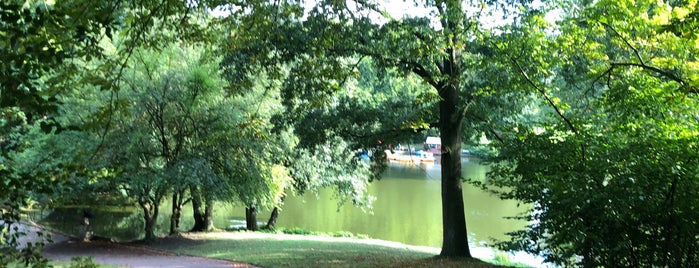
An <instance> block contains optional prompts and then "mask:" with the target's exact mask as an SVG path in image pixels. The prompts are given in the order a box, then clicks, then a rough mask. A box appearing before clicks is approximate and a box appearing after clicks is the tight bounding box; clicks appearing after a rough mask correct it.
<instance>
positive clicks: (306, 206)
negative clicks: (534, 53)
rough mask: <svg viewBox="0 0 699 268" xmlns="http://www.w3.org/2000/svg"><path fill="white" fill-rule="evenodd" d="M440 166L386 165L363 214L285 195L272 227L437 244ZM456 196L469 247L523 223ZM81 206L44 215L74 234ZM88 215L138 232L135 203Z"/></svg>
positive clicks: (222, 218)
mask: <svg viewBox="0 0 699 268" xmlns="http://www.w3.org/2000/svg"><path fill="white" fill-rule="evenodd" d="M463 164H464V165H463V173H464V176H465V177H467V178H471V179H478V180H482V179H484V177H485V173H486V172H487V166H484V165H480V164H479V163H478V161H477V160H473V159H471V160H470V161H469V159H464V163H463ZM440 177H441V176H440V166H439V165H437V164H433V163H429V164H420V165H412V164H400V163H391V164H390V165H389V169H388V170H387V171H386V173H385V174H384V176H383V178H382V179H381V180H379V181H376V182H374V183H372V184H371V185H370V186H369V192H370V193H371V194H372V195H374V196H375V197H376V201H375V202H374V204H373V207H372V210H371V213H366V212H364V211H362V209H359V208H355V207H353V206H351V205H350V204H346V205H344V206H341V207H338V205H337V202H336V201H335V200H334V199H333V193H332V192H331V191H329V190H323V191H320V192H319V194H318V195H314V194H312V193H308V194H306V195H305V196H293V195H292V196H289V197H287V198H286V202H285V204H284V206H283V207H282V211H281V213H280V216H279V220H278V226H285V227H299V228H303V229H307V230H313V231H320V232H338V231H349V232H353V233H358V234H366V235H368V236H370V237H372V238H377V239H384V240H390V241H398V242H402V243H405V244H410V245H422V246H431V247H441V243H442V241H441V240H442V232H441V226H442V222H441V221H442V218H441V199H440V195H441V190H440ZM463 192H464V202H465V207H466V221H467V227H468V232H469V239H470V242H471V243H472V245H474V246H480V245H483V244H484V243H486V242H490V241H491V238H496V239H505V238H506V236H505V233H506V232H509V231H514V230H517V229H519V228H522V227H524V226H525V224H526V222H523V221H514V220H508V219H503V217H506V216H514V215H517V214H519V213H521V212H524V211H525V210H526V208H525V207H518V206H517V204H516V203H515V202H513V201H503V200H500V199H499V198H497V197H495V196H492V195H490V194H487V193H485V192H483V191H481V190H480V189H478V188H476V187H472V186H471V185H468V184H464V189H463ZM82 209H83V208H60V209H56V210H55V211H54V212H53V213H51V214H50V215H49V216H48V217H47V218H46V219H45V220H44V222H45V223H48V224H50V225H52V226H54V227H56V228H58V229H61V230H64V231H66V232H68V233H71V234H80V232H81V230H82V229H80V228H81V226H80V224H79V223H80V221H81V217H82ZM90 209H91V210H93V214H94V219H93V220H92V221H91V223H92V224H91V226H92V228H93V231H94V234H95V235H98V236H105V237H114V238H117V239H119V240H131V239H137V238H141V237H142V234H141V233H142V229H143V220H142V218H141V216H140V215H141V214H140V210H139V209H138V208H134V207H130V208H105V207H92V208H90ZM169 209H170V204H169V203H168V202H164V203H163V204H162V205H161V209H160V210H161V215H160V217H159V219H158V225H157V226H158V230H159V231H160V232H161V233H167V231H168V229H167V228H169V217H170V215H169ZM191 213H192V212H191V208H190V207H189V206H187V207H185V209H184V211H183V214H182V215H183V218H182V223H181V226H182V228H181V229H182V230H187V229H189V228H191V226H192V225H193V222H192V220H191ZM268 216H269V211H267V210H262V211H261V212H260V214H259V216H258V219H259V220H260V221H265V220H266V217H268ZM244 219H245V211H244V208H243V207H242V206H234V205H230V204H224V205H221V206H219V207H217V209H216V210H215V219H214V225H215V226H216V227H217V228H227V227H230V226H233V225H239V224H240V223H241V222H242V221H243V220H244Z"/></svg>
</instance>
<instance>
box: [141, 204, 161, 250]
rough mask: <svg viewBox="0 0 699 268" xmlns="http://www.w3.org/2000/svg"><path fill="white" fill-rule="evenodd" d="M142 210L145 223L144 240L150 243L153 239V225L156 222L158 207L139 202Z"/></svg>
mask: <svg viewBox="0 0 699 268" xmlns="http://www.w3.org/2000/svg"><path fill="white" fill-rule="evenodd" d="M139 204H140V205H141V208H142V209H143V220H144V222H145V226H144V231H145V235H146V237H145V240H146V241H152V240H154V239H155V237H156V236H155V224H156V223H157V221H158V205H157V204H153V203H150V202H147V201H146V202H139Z"/></svg>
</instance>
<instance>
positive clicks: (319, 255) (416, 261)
mask: <svg viewBox="0 0 699 268" xmlns="http://www.w3.org/2000/svg"><path fill="white" fill-rule="evenodd" d="M150 246H151V247H155V248H158V249H162V250H167V251H171V252H175V253H178V254H185V255H193V256H202V257H208V258H216V259H225V260H235V261H242V262H247V263H252V264H255V265H259V266H262V267H494V266H493V265H491V264H488V263H485V262H481V261H478V260H472V259H467V260H444V259H435V258H434V256H435V255H436V254H438V253H439V252H438V249H434V248H427V247H415V246H408V245H403V244H400V243H395V242H388V241H382V240H374V239H353V238H337V237H330V236H317V235H288V234H269V233H254V232H215V233H207V234H184V235H183V236H182V237H181V238H164V239H162V240H160V241H158V242H156V243H154V244H152V245H150Z"/></svg>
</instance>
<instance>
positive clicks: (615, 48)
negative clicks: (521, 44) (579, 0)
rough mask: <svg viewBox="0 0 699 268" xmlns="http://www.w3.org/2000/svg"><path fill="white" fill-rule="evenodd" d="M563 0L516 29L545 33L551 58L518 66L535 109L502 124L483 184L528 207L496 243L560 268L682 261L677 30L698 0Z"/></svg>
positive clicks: (684, 222)
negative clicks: (502, 138)
mask: <svg viewBox="0 0 699 268" xmlns="http://www.w3.org/2000/svg"><path fill="white" fill-rule="evenodd" d="M570 7H572V8H574V9H573V10H575V12H571V13H570V14H566V15H565V17H564V18H563V19H562V21H560V23H559V24H558V25H557V27H555V28H546V27H545V26H543V25H542V24H541V23H542V22H543V21H541V20H540V19H539V20H537V19H534V20H531V21H532V22H535V23H530V24H529V25H528V26H526V27H530V28H527V29H528V30H530V31H528V32H527V34H528V36H530V37H531V36H534V37H535V36H536V31H531V30H532V29H536V27H533V26H532V25H534V24H536V21H538V23H539V27H542V26H543V27H542V28H539V29H547V31H548V32H549V33H553V34H547V35H542V36H539V37H535V38H537V39H538V40H539V41H538V43H536V45H535V47H538V48H539V49H541V50H547V51H549V53H550V54H548V55H543V56H541V54H539V55H537V54H533V55H534V56H535V57H536V58H534V59H535V60H534V62H539V63H538V64H535V65H526V64H523V65H521V66H524V67H523V68H522V69H520V70H522V73H523V74H525V75H529V76H528V77H526V78H527V79H529V80H527V81H525V82H526V83H528V84H529V86H530V87H533V88H535V89H536V90H537V91H539V93H540V95H541V100H542V104H541V106H540V107H542V109H541V110H539V111H537V112H531V111H530V112H529V116H530V117H535V118H536V119H534V120H531V119H530V120H528V121H525V122H527V123H525V122H523V121H520V122H519V124H518V125H514V126H511V127H513V128H515V129H516V132H512V131H510V132H509V135H510V139H509V140H507V141H506V142H503V143H502V144H501V145H502V146H501V147H500V152H501V154H500V156H499V158H497V159H498V161H499V162H498V163H499V164H497V165H496V167H497V168H495V169H494V171H493V172H492V174H491V175H492V177H491V180H490V183H491V185H493V186H497V187H505V188H499V189H510V190H496V192H499V193H500V194H501V195H502V196H503V197H505V198H511V199H517V200H521V201H523V202H527V203H532V204H534V208H533V210H532V211H531V213H530V214H528V215H524V216H522V218H524V219H526V220H528V221H530V225H529V226H528V227H527V228H526V229H525V230H522V231H518V232H515V233H513V238H512V241H508V242H504V243H501V246H504V247H505V248H508V249H516V250H525V251H528V252H532V253H535V254H541V255H543V256H545V257H546V260H547V261H549V262H553V263H556V264H560V265H565V266H570V265H581V266H585V267H595V266H609V267H646V266H665V267H684V266H691V265H693V263H694V262H696V260H697V257H699V255H698V254H699V251H697V246H699V241H698V240H697V235H699V226H698V225H697V223H696V218H697V216H699V215H698V213H699V210H698V209H697V207H696V206H695V204H696V203H697V201H698V199H699V194H698V192H697V187H699V180H697V178H699V173H698V172H699V170H697V151H696V147H697V141H698V137H699V132H697V118H698V117H697V116H698V114H697V112H696V111H697V108H698V106H697V105H698V104H699V103H698V102H697V98H696V95H695V94H696V92H695V90H696V88H697V85H699V83H698V82H699V80H697V78H699V77H698V76H697V75H698V74H699V65H698V64H697V63H698V61H697V58H696V55H697V54H696V52H697V50H698V49H699V39H698V38H697V35H696V34H695V33H690V32H689V31H687V30H686V28H684V27H686V25H685V23H688V24H691V23H693V24H694V25H695V26H696V22H692V16H694V15H692V14H693V12H690V11H691V10H696V2H691V1H690V2H683V3H672V2H671V3H662V2H656V1H599V2H595V3H594V4H589V5H584V4H581V5H572V4H571V6H570ZM680 22H681V23H680ZM678 23H679V24H678ZM678 27H679V28H682V29H685V30H677V29H678ZM669 29H670V30H669ZM513 32H514V31H513ZM537 59H538V60H537ZM532 66H534V67H532ZM528 67H529V68H528ZM545 106H548V107H546V108H544V107H545Z"/></svg>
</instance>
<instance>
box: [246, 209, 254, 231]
mask: <svg viewBox="0 0 699 268" xmlns="http://www.w3.org/2000/svg"><path fill="white" fill-rule="evenodd" d="M245 228H247V229H248V230H250V231H257V209H255V207H254V206H249V207H246V208H245Z"/></svg>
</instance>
